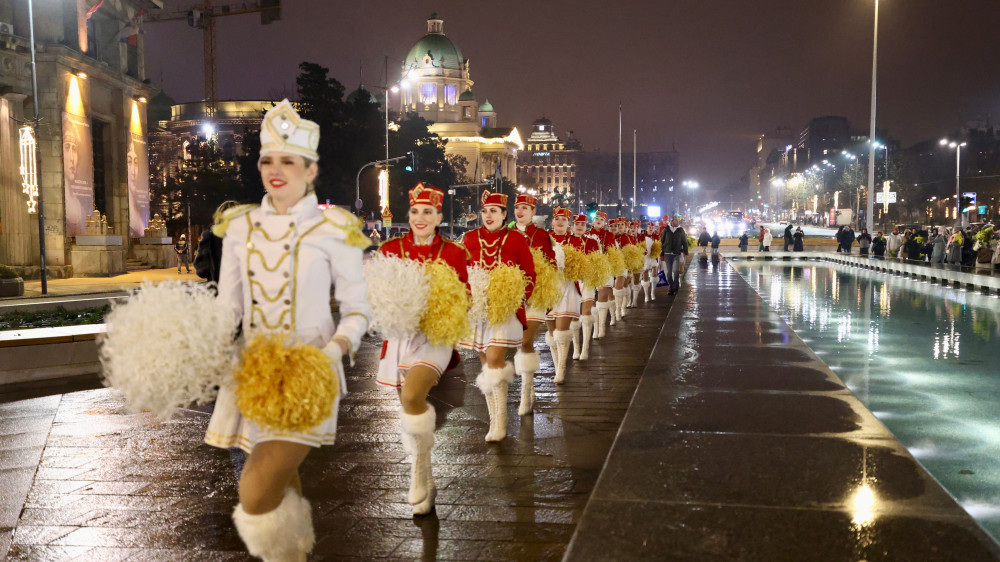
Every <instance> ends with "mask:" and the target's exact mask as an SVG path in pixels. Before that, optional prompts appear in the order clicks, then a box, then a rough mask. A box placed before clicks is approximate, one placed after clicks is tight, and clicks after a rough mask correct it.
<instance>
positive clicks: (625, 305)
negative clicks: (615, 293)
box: [622, 285, 632, 318]
mask: <svg viewBox="0 0 1000 562" xmlns="http://www.w3.org/2000/svg"><path fill="white" fill-rule="evenodd" d="M629 287H631V285H625V286H624V287H622V318H625V317H626V316H628V309H629V308H632V291H631V290H629Z"/></svg>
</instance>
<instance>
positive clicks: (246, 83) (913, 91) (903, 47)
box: [145, 0, 1000, 188]
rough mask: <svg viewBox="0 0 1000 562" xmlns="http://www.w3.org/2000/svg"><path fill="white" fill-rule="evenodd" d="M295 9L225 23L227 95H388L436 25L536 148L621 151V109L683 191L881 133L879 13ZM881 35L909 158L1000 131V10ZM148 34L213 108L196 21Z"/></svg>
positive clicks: (883, 23)
mask: <svg viewBox="0 0 1000 562" xmlns="http://www.w3.org/2000/svg"><path fill="white" fill-rule="evenodd" d="M197 3H198V2H194V1H191V0H188V1H177V0H167V1H166V6H165V9H166V10H168V11H169V10H173V9H178V8H181V7H184V8H186V7H187V6H190V5H192V4H197ZM214 3H216V4H222V3H223V0H215V2H214ZM283 4H284V7H283V19H282V21H280V22H277V23H274V24H272V25H270V26H261V25H260V23H259V17H258V16H257V15H256V14H254V15H245V16H232V17H226V18H221V19H219V20H218V31H219V32H218V48H219V75H218V81H219V97H220V98H221V99H261V98H268V97H272V96H284V95H290V94H292V93H293V92H294V91H295V75H296V72H297V68H296V67H297V65H298V63H299V62H301V61H304V60H308V61H312V62H316V63H319V64H322V65H324V66H326V67H329V68H330V69H331V74H332V75H333V76H334V77H336V78H337V79H339V80H340V81H341V82H343V83H344V85H345V86H346V87H347V89H348V90H352V89H354V88H355V87H356V86H357V85H358V82H359V65H361V66H363V68H364V81H365V83H367V84H370V85H381V84H382V83H383V61H384V56H385V55H388V56H389V57H391V58H390V61H389V62H390V77H391V78H392V79H396V78H398V76H399V75H398V69H399V64H400V63H399V61H398V59H401V58H402V57H403V56H405V55H406V52H407V51H408V50H409V49H410V47H411V46H412V45H413V44H414V43H415V42H416V41H417V40H419V39H420V37H422V36H423V35H424V33H425V32H426V19H427V17H428V16H429V15H430V14H431V12H435V11H436V12H438V13H439V15H440V17H442V18H443V19H444V31H445V34H446V35H447V36H448V37H450V38H451V39H452V40H453V41H454V42H455V43H456V44H457V45H458V47H459V48H460V49H461V50H462V54H463V55H464V56H465V57H466V58H468V59H470V61H471V73H472V79H473V80H474V81H475V86H474V88H473V90H474V91H475V93H476V95H477V97H478V99H479V101H480V102H483V101H485V99H486V98H489V100H490V101H491V102H492V103H493V105H494V106H495V107H496V109H497V112H498V116H499V124H500V125H514V126H517V127H518V129H519V130H520V131H521V132H522V135H523V136H526V135H527V130H528V129H529V128H530V125H531V122H532V121H533V120H535V119H536V118H538V117H541V116H543V115H544V116H547V117H548V118H550V119H552V120H553V121H554V122H555V125H556V127H557V130H558V131H559V132H561V133H564V132H565V131H567V130H573V131H575V132H576V135H577V137H578V138H579V139H580V140H581V141H582V142H583V143H584V146H585V148H586V149H587V150H594V149H600V150H603V151H615V150H617V148H616V147H617V134H618V129H617V127H618V123H617V119H618V114H617V108H618V103H619V101H621V103H622V104H623V108H624V109H623V111H624V129H625V137H626V142H627V144H628V145H629V146H630V145H631V131H632V129H633V128H636V129H638V137H639V150H640V151H644V150H668V149H670V148H671V146H676V148H677V150H678V151H679V152H680V155H681V175H682V178H680V179H689V178H690V179H697V180H698V181H700V182H701V184H702V185H703V186H706V187H712V188H716V187H724V186H726V185H727V184H729V183H730V182H732V181H734V180H736V179H738V178H739V177H740V176H742V175H743V174H745V173H746V170H747V168H748V167H749V165H750V163H751V161H752V155H753V151H754V148H755V139H756V137H757V136H758V135H760V134H762V133H766V132H769V131H773V130H774V128H775V127H776V126H789V127H791V128H792V129H793V131H794V132H796V133H797V132H798V131H799V130H801V128H802V127H803V126H804V125H805V124H806V123H808V121H809V119H810V118H812V117H817V116H823V115H843V116H845V117H847V118H848V119H850V121H851V124H852V126H854V127H855V128H857V129H860V130H864V131H867V129H868V119H869V103H870V95H871V90H870V88H871V48H872V23H873V21H872V20H873V12H874V0H807V1H804V0H756V1H750V0H728V1H723V0H680V1H678V0H674V1H669V0H657V1H646V2H640V1H623V0H619V1H618V2H616V3H609V2H606V1H596V0H576V1H573V2H568V1H560V0H551V1H545V0H531V1H522V0H506V1H503V2H478V1H477V2H472V1H469V0H465V1H463V2H458V1H452V0H437V1H424V0H415V1H407V2H402V1H399V2H386V1H368V2H356V1H354V2H342V1H333V0H284V1H283ZM879 24H880V25H879V79H878V84H879V105H878V127H879V128H880V129H881V128H887V129H888V130H889V131H890V133H891V134H892V135H893V136H894V137H895V138H897V139H899V140H900V141H901V142H902V144H903V146H904V147H905V146H908V145H910V144H912V143H915V142H917V141H920V140H923V139H926V138H931V137H938V136H941V135H946V134H948V133H950V132H952V131H955V130H956V129H957V128H958V127H960V126H962V125H963V124H964V123H965V122H966V121H969V120H972V119H975V118H977V117H986V116H989V115H991V114H992V116H993V117H994V118H996V119H997V120H1000V48H998V46H1000V45H998V40H997V34H998V25H1000V2H997V0H959V1H955V2H948V1H945V0H882V1H881V3H880V13H879ZM145 32H146V68H147V75H148V77H149V78H151V79H152V81H153V82H154V83H155V84H159V85H162V87H163V88H164V89H165V90H166V92H167V93H168V94H169V95H170V96H171V97H173V98H174V99H175V100H176V101H177V102H179V103H180V102H184V101H193V100H198V99H201V98H202V97H203V95H204V94H203V91H204V90H203V82H202V62H201V59H202V38H201V32H200V31H197V30H193V29H191V28H189V27H188V26H187V24H186V23H184V22H169V23H157V24H147V25H146V26H145ZM391 103H392V104H393V105H395V104H396V102H395V100H393V101H392V102H391ZM626 150H628V149H626Z"/></svg>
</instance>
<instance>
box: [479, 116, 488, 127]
mask: <svg viewBox="0 0 1000 562" xmlns="http://www.w3.org/2000/svg"><path fill="white" fill-rule="evenodd" d="M487 119H489V117H486V116H485V115H484V116H483V118H482V119H481V121H482V123H480V124H479V125H480V126H482V127H485V126H486V120H487Z"/></svg>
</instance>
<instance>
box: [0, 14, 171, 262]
mask: <svg viewBox="0 0 1000 562" xmlns="http://www.w3.org/2000/svg"><path fill="white" fill-rule="evenodd" d="M92 7H93V5H92V4H87V3H84V2H76V1H75V0H58V1H55V0H53V1H46V2H37V1H36V2H35V3H34V29H35V40H36V45H37V56H36V60H37V70H36V72H37V80H38V94H39V99H37V100H36V99H33V98H32V73H31V64H30V44H29V41H28V37H29V23H30V22H29V19H28V6H27V1H26V0H3V1H0V161H2V162H3V166H2V167H0V263H3V264H6V265H11V266H14V267H15V268H17V269H18V270H19V271H20V272H21V274H22V276H25V277H27V278H33V277H37V276H38V274H39V271H40V263H41V261H40V250H39V246H40V245H39V239H38V232H39V228H38V222H37V221H38V216H39V215H38V214H29V212H28V210H29V205H30V201H31V199H32V198H31V197H30V191H31V190H30V188H28V187H26V186H25V185H24V183H25V179H24V177H23V175H22V170H24V171H26V172H28V175H30V166H29V165H28V164H29V162H30V161H31V160H32V158H31V157H30V154H32V150H33V149H32V146H31V145H32V141H31V138H30V134H29V136H28V137H25V136H24V135H25V134H26V133H25V132H24V131H23V129H25V126H26V125H28V124H29V122H30V120H31V118H32V116H33V113H34V108H35V105H36V104H37V106H38V110H39V115H40V119H41V122H42V126H41V127H40V128H39V131H38V138H37V139H34V150H37V151H38V153H40V156H41V158H40V160H41V162H40V168H38V169H37V170H36V173H37V176H36V177H37V182H35V183H36V184H37V189H38V190H39V191H40V192H41V194H42V200H43V204H44V207H43V208H42V211H43V216H44V224H43V229H42V230H43V231H44V233H45V234H44V235H45V247H46V265H47V269H48V275H49V276H50V277H68V276H71V275H74V274H81V273H82V274H98V275H99V274H108V275H111V274H114V273H117V272H119V271H117V270H118V269H121V270H122V271H121V272H124V254H125V253H126V252H127V251H128V250H129V249H130V247H131V245H132V244H133V243H134V239H135V238H138V237H141V236H143V233H144V230H145V228H146V226H147V225H148V221H149V185H148V175H147V173H146V162H147V149H146V142H147V135H146V132H147V128H146V119H145V113H146V112H145V106H144V103H145V100H146V99H148V98H149V97H150V96H151V95H152V94H153V89H152V88H151V87H150V86H149V85H148V83H147V82H146V81H145V80H144V79H145V75H144V74H145V68H144V63H143V61H144V56H143V48H144V41H143V34H142V30H141V11H142V10H144V9H149V8H162V3H161V1H160V0H108V1H106V2H104V3H103V4H101V5H100V6H98V7H97V8H96V9H93V10H91V9H90V8H92ZM88 12H90V13H88ZM29 129H30V128H29ZM22 155H24V158H22ZM28 183H30V182H28ZM26 191H28V192H29V193H26ZM95 209H96V210H97V211H99V212H100V213H101V215H102V216H103V217H104V218H105V220H106V224H107V227H106V228H103V229H102V231H101V234H112V235H114V236H118V237H120V238H119V242H118V243H117V245H115V244H113V243H112V242H111V240H112V238H113V236H111V237H106V238H104V239H102V240H103V241H104V242H106V243H105V244H103V245H101V246H94V247H87V248H84V247H83V244H81V242H83V239H79V240H78V237H83V236H87V235H88V234H93V233H94V230H93V228H92V227H93V224H90V225H88V220H90V219H91V217H93V216H94V215H93V211H94V210H95ZM85 250H86V251H85ZM85 255H86V256H89V257H88V259H87V260H85V262H86V263H84V262H83V261H77V260H78V259H83V258H82V256H85ZM95 260H96V261H95ZM101 260H105V261H107V260H111V261H113V262H114V263H113V264H112V265H111V266H109V267H107V268H105V270H104V271H103V272H102V271H97V272H94V271H84V270H85V269H86V266H87V264H93V263H101ZM74 266H75V271H74ZM119 266H120V267H119Z"/></svg>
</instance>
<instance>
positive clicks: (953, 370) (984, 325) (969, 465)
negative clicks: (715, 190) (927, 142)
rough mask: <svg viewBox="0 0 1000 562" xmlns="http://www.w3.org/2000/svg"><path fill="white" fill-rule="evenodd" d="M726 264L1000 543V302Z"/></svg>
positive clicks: (841, 269) (935, 287) (882, 281)
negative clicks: (738, 274)
mask: <svg viewBox="0 0 1000 562" xmlns="http://www.w3.org/2000/svg"><path fill="white" fill-rule="evenodd" d="M732 263H733V266H734V267H735V268H736V270H737V271H738V272H739V273H740V274H741V275H742V276H743V277H744V278H745V279H746V280H747V281H748V282H749V283H750V285H751V286H752V287H753V288H754V289H755V290H756V291H757V292H758V293H759V294H760V296H761V297H762V298H763V299H764V301H765V302H767V303H768V304H769V305H770V306H771V307H772V308H773V309H775V310H776V311H777V312H778V313H779V314H780V315H781V316H782V317H783V318H784V319H785V322H787V323H788V325H789V326H790V327H791V328H792V329H793V330H795V332H796V333H797V334H798V335H799V336H800V337H801V338H802V339H803V340H805V341H806V343H808V344H809V346H810V347H812V349H813V350H814V351H815V352H816V353H817V354H818V355H820V356H821V357H822V358H823V360H824V361H825V362H826V363H827V364H828V365H829V366H830V368H831V369H833V371H834V372H835V373H837V375H838V376H839V377H840V378H841V380H843V381H844V384H846V385H847V386H848V388H850V389H851V391H852V392H854V394H855V395H857V397H858V398H860V399H861V401H862V402H864V403H865V405H866V406H868V409H870V410H871V411H872V412H873V413H874V414H875V415H876V416H877V417H878V418H879V419H880V420H881V421H882V423H884V424H885V425H886V427H888V428H889V430H890V431H892V433H893V434H894V435H895V436H896V437H897V438H898V439H899V440H900V441H901V442H902V443H903V445H905V446H906V447H907V449H909V451H910V453H911V454H912V455H913V456H914V457H915V458H916V459H917V460H918V461H920V463H921V464H923V465H924V467H925V468H926V469H927V470H928V472H930V473H931V474H932V475H933V476H934V477H935V478H937V479H938V481H939V482H941V484H942V485H943V486H944V487H945V488H946V489H947V490H948V491H949V492H951V494H952V495H953V496H954V497H955V498H956V499H957V500H958V501H959V503H961V504H962V506H963V507H965V509H966V510H968V511H969V513H970V514H972V516H973V517H975V518H976V520H977V521H979V523H980V525H982V526H983V527H984V528H985V529H986V530H987V531H988V532H989V533H990V534H991V535H993V537H994V538H996V539H998V540H1000V299H997V298H996V297H993V296H985V295H982V294H979V293H977V292H974V291H965V290H963V289H953V288H948V287H943V286H941V285H939V284H934V283H931V282H926V281H919V280H914V279H910V278H904V277H898V276H893V275H890V274H885V273H875V272H870V271H867V270H862V269H856V268H851V267H847V266H843V265H838V264H827V263H820V262H816V263H811V262H810V263H802V264H772V263H767V262H745V261H743V262H732Z"/></svg>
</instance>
